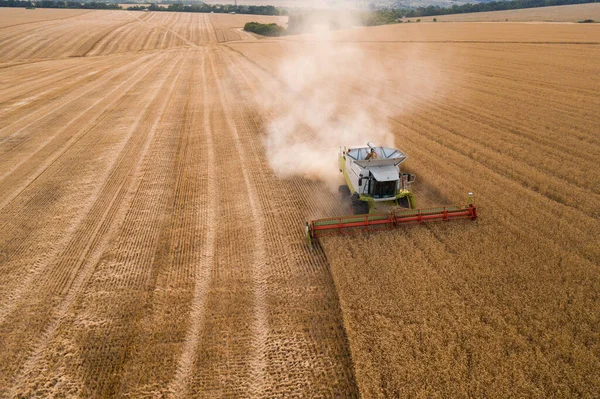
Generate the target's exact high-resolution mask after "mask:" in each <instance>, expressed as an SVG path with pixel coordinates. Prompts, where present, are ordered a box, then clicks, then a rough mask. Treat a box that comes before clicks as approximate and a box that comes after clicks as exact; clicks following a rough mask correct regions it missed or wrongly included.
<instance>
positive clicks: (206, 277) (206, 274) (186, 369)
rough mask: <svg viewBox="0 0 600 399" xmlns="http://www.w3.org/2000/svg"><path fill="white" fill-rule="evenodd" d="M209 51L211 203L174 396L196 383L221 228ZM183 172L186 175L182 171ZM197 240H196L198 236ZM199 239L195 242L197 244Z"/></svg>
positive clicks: (206, 114)
mask: <svg viewBox="0 0 600 399" xmlns="http://www.w3.org/2000/svg"><path fill="white" fill-rule="evenodd" d="M207 57H208V56H207V55H206V53H205V52H203V53H202V59H201V65H200V70H201V75H202V80H201V82H202V94H203V96H202V97H203V99H204V101H203V122H204V124H203V135H204V136H205V137H204V139H205V140H206V141H205V147H204V148H203V151H202V153H203V155H204V156H205V157H206V160H205V164H206V165H207V169H208V173H207V175H208V177H207V183H206V188H205V190H206V192H208V193H210V194H209V195H208V196H207V197H208V198H207V201H206V202H204V203H203V204H202V214H203V215H202V219H203V223H204V224H203V226H202V227H201V229H202V232H203V234H202V236H201V237H198V238H197V239H199V240H201V242H202V245H201V252H200V255H199V259H192V260H191V261H192V262H193V264H195V266H194V275H193V276H192V277H193V280H194V291H193V297H192V303H191V306H190V314H189V326H188V327H187V331H186V335H185V339H184V342H183V347H182V350H181V354H180V355H179V359H178V361H177V369H176V372H175V375H174V378H173V380H172V381H171V382H170V383H169V388H168V389H167V391H168V392H170V393H171V394H172V395H173V396H174V397H181V398H184V397H187V396H188V394H189V389H190V385H191V380H192V373H193V370H194V362H195V359H196V356H197V351H198V346H199V344H200V336H201V335H200V333H201V331H202V329H203V325H204V319H205V317H206V316H205V307H206V297H207V294H208V288H209V286H210V285H211V276H212V268H213V264H214V262H215V259H214V258H215V239H216V233H217V227H216V226H215V223H216V221H217V212H216V211H217V209H218V203H217V201H216V200H217V198H218V195H219V192H218V191H217V185H216V182H215V178H216V173H215V172H214V170H213V168H214V165H215V154H214V149H213V146H214V144H213V131H212V126H211V120H210V117H211V112H212V110H211V109H210V102H209V101H208V99H209V97H210V96H209V90H208V89H209V83H208V81H207V66H206V58H207ZM181 173H183V172H181ZM194 238H195V237H194ZM195 243H196V238H195V239H194V244H195Z"/></svg>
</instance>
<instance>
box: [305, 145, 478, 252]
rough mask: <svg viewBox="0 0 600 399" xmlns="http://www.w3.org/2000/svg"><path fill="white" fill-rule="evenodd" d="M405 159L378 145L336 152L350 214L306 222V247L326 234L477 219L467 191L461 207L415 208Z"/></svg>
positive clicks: (399, 152)
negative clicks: (405, 168)
mask: <svg viewBox="0 0 600 399" xmlns="http://www.w3.org/2000/svg"><path fill="white" fill-rule="evenodd" d="M405 159H406V155H405V154H403V153H402V152H401V151H400V150H397V149H394V148H387V147H376V146H375V145H373V143H367V147H352V148H346V147H343V148H340V152H339V165H340V172H342V174H343V175H344V179H345V180H346V185H343V186H340V188H339V192H340V197H341V198H342V199H343V200H346V201H349V202H350V212H351V213H352V214H351V215H349V216H341V217H334V218H326V219H317V220H313V221H310V222H307V223H306V237H307V240H308V244H309V245H310V247H311V248H312V247H313V244H314V243H315V241H316V239H317V238H319V237H324V236H333V235H339V234H348V233H355V232H360V231H367V232H371V231H377V230H384V229H392V228H395V227H398V226H400V225H405V224H420V223H425V222H430V221H438V220H441V221H448V220H453V219H466V218H469V219H472V220H475V219H477V209H476V208H475V205H473V204H472V203H471V201H472V196H473V194H472V193H469V196H468V199H467V203H466V204H464V205H449V206H442V207H437V208H430V209H415V199H414V196H413V194H412V192H411V184H412V183H413V182H414V181H415V175H413V174H408V173H402V172H401V171H400V163H402V161H404V160H405Z"/></svg>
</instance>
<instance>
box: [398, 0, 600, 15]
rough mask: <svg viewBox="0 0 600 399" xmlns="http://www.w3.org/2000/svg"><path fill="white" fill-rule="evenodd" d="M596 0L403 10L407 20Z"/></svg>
mask: <svg viewBox="0 0 600 399" xmlns="http://www.w3.org/2000/svg"><path fill="white" fill-rule="evenodd" d="M597 2H598V0H512V1H490V2H482V3H477V4H471V3H469V4H463V5H461V6H458V5H453V6H452V7H440V6H427V7H418V8H416V9H414V10H405V14H404V16H405V17H407V18H415V17H428V16H433V15H449V14H464V13H470V12H485V11H502V10H518V9H521V8H536V7H549V6H562V5H568V4H584V3H597Z"/></svg>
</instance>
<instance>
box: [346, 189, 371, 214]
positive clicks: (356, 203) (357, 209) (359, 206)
mask: <svg viewBox="0 0 600 399" xmlns="http://www.w3.org/2000/svg"><path fill="white" fill-rule="evenodd" d="M350 201H351V202H350V208H351V209H352V214H353V215H364V214H365V213H369V204H368V203H367V202H365V201H361V200H360V199H359V197H358V194H357V193H354V194H352V196H351V197H350Z"/></svg>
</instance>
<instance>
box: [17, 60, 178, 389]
mask: <svg viewBox="0 0 600 399" xmlns="http://www.w3.org/2000/svg"><path fill="white" fill-rule="evenodd" d="M181 66H182V62H181V61H179V62H174V63H172V65H171V68H170V70H169V72H167V73H166V74H165V77H164V78H163V80H162V82H161V84H159V85H157V86H156V88H155V89H154V92H153V93H152V94H151V95H150V98H151V100H150V101H149V102H148V107H149V106H150V105H152V104H154V103H155V102H156V99H158V98H159V94H160V93H161V92H163V91H164V85H165V84H166V82H168V79H169V77H171V73H172V71H173V70H174V69H176V68H177V67H179V72H180V71H181ZM150 71H152V69H151V70H150ZM150 71H148V73H150ZM179 72H178V73H177V75H178V74H179ZM173 88H174V85H173V86H171V88H170V91H171V93H172V90H173ZM169 98H170V93H169V95H168V96H166V97H164V98H162V99H160V100H159V101H160V103H161V104H159V105H158V107H159V110H158V115H162V114H163V112H164V110H165V108H166V106H167V104H168V99H169ZM147 110H149V108H147ZM148 112H149V111H148ZM161 120H162V118H161V117H160V116H158V117H156V118H155V119H154V121H153V124H152V126H151V127H150V129H149V130H148V132H147V133H146V135H145V138H144V139H141V137H143V136H140V137H135V138H136V139H137V140H136V141H137V142H138V143H139V144H137V145H135V147H134V148H136V147H137V148H136V149H135V150H133V149H129V150H128V151H123V152H122V153H121V157H119V158H116V159H115V166H113V168H112V169H113V170H112V171H111V177H109V178H108V179H106V181H107V183H106V185H105V186H104V187H103V191H104V192H105V194H104V193H102V194H100V196H99V197H98V199H97V200H96V201H95V202H94V203H93V206H92V208H91V209H90V211H89V212H88V213H87V215H88V217H92V218H93V217H95V216H96V217H97V219H95V220H94V221H89V222H87V223H86V224H85V225H82V226H83V230H82V231H81V232H80V233H78V234H76V235H75V236H74V238H73V240H72V241H71V243H70V245H73V246H74V247H73V248H69V246H67V248H66V251H65V253H64V254H63V255H62V257H63V260H62V262H65V261H66V262H72V261H73V260H76V262H77V264H76V265H69V263H64V264H61V263H62V262H59V268H58V269H59V270H60V269H62V270H65V271H68V270H69V269H72V268H74V269H75V270H78V271H77V274H76V275H75V276H74V278H73V279H72V282H71V283H70V285H69V288H68V290H67V291H66V294H65V296H64V299H63V300H62V301H61V303H60V305H59V306H57V310H56V311H55V314H54V315H53V319H52V321H51V323H50V324H49V325H48V326H47V327H46V328H45V330H44V333H43V334H42V336H41V338H40V340H39V342H38V343H37V345H36V346H35V349H34V350H33V352H32V354H31V355H30V356H29V358H28V359H27V361H26V362H25V364H24V366H23V367H22V369H21V371H20V372H19V375H18V376H17V377H16V378H15V382H14V384H13V388H12V392H11V393H12V395H20V394H22V392H26V391H27V389H26V387H27V385H32V382H31V381H35V380H36V376H38V375H39V374H40V373H42V372H43V370H45V369H46V367H45V366H44V365H40V362H43V356H44V352H46V353H48V352H49V353H52V351H48V350H47V347H48V346H49V345H50V344H51V342H52V341H53V340H54V339H55V335H56V333H57V329H58V327H59V326H60V324H61V322H63V321H64V320H65V319H66V318H67V315H68V313H69V311H70V310H71V309H72V307H73V305H74V304H75V302H76V300H77V299H78V297H79V296H81V294H82V291H83V289H84V288H85V286H86V285H87V284H88V282H89V281H90V279H91V278H92V275H93V274H94V272H95V270H96V267H97V265H98V263H99V261H100V258H101V256H102V255H103V252H104V248H105V247H106V245H107V244H108V242H109V241H110V240H111V237H112V236H113V235H114V233H115V229H116V227H117V225H119V224H120V223H115V217H116V215H117V213H121V214H122V216H121V218H123V217H125V215H124V214H123V212H124V211H125V210H126V209H127V208H128V207H129V201H126V202H127V203H124V202H123V199H124V197H125V194H126V192H127V191H128V190H130V188H129V187H128V186H137V184H132V182H131V180H132V178H133V176H136V175H139V171H140V169H141V165H142V162H143V160H144V159H145V157H146V154H147V152H148V150H149V148H150V145H151V143H152V142H153V141H154V136H155V134H156V131H157V129H158V126H159V123H160V122H161ZM140 123H142V118H141V115H140V117H138V119H137V121H136V123H134V124H133V126H132V128H131V129H130V133H129V137H128V139H127V142H129V141H130V140H131V138H132V137H133V134H134V132H136V131H137V130H138V126H139V124H140ZM132 145H133V143H132ZM136 152H137V154H136ZM136 155H137V156H136ZM132 164H133V165H132ZM134 165H135V166H134ZM132 166H134V168H133V173H132V170H131V169H132ZM138 179H139V177H138ZM103 197H108V200H105V199H103ZM131 200H132V199H131ZM131 200H130V201H131ZM90 230H91V231H90ZM111 230H112V231H113V233H112V234H109V231H111ZM71 253H74V254H76V255H75V256H73V255H71ZM61 280H62V279H61V278H59V277H56V276H55V277H53V278H50V281H55V282H60V281H61ZM49 291H53V290H52V289H51V290H49Z"/></svg>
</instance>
